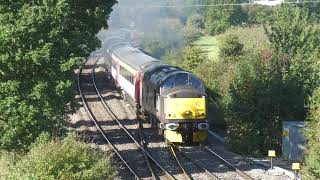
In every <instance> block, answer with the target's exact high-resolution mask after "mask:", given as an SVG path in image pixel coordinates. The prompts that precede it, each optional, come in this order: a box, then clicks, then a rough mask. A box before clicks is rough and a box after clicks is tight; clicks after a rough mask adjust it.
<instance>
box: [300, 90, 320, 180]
mask: <svg viewBox="0 0 320 180" xmlns="http://www.w3.org/2000/svg"><path fill="white" fill-rule="evenodd" d="M306 127H307V128H306V132H305V137H306V139H307V143H308V146H307V149H308V150H307V154H306V160H305V164H304V167H303V169H302V175H303V179H307V180H309V179H310V180H311V179H320V165H319V161H320V151H319V149H320V132H319V128H320V88H317V89H316V90H315V91H314V93H313V95H312V97H311V100H310V110H309V115H308V117H307V125H306Z"/></svg>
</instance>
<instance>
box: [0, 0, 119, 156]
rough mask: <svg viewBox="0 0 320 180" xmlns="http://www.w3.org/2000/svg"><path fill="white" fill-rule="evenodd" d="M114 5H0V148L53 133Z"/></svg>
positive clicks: (62, 1) (86, 0) (87, 1)
mask: <svg viewBox="0 0 320 180" xmlns="http://www.w3.org/2000/svg"><path fill="white" fill-rule="evenodd" d="M115 2H116V1H115V0H109V1H104V0H97V1H91V0H83V1H73V0H55V1H53V0H38V1H26V0H17V1H13V0H8V1H5V2H2V3H1V4H0V67H1V68H0V69H1V70H0V87H1V89H0V148H2V149H6V150H11V149H17V150H19V149H26V148H27V147H28V145H29V144H30V143H31V142H33V141H34V140H35V138H36V137H38V136H39V134H40V133H41V132H44V131H45V132H49V133H50V134H58V133H60V132H61V131H62V129H63V128H62V127H63V123H64V122H65V120H66V119H67V114H68V113H70V112H72V111H73V110H74V107H75V103H74V72H73V70H74V69H75V68H77V67H78V66H79V64H80V63H81V61H83V60H84V59H85V58H86V57H87V56H88V55H89V54H90V53H91V52H92V51H93V50H94V49H95V48H96V47H98V46H99V41H98V39H97V38H96V37H95V34H96V33H97V32H98V31H99V30H100V29H101V28H102V27H105V28H107V22H106V18H108V15H109V13H110V12H111V7H112V5H113V4H114V3H115Z"/></svg>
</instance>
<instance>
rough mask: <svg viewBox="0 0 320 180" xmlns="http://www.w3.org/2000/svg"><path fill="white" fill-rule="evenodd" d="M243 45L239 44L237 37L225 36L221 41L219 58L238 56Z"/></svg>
mask: <svg viewBox="0 0 320 180" xmlns="http://www.w3.org/2000/svg"><path fill="white" fill-rule="evenodd" d="M242 49H243V44H241V43H240V41H239V37H238V36H237V35H234V34H232V35H229V36H225V37H223V38H222V40H221V47H220V54H219V56H220V57H229V56H238V55H240V54H241V52H242Z"/></svg>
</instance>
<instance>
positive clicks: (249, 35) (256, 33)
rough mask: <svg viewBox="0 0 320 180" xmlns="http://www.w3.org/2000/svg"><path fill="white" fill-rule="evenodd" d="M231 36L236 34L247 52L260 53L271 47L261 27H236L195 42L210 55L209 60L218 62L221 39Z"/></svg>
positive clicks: (203, 37)
mask: <svg viewBox="0 0 320 180" xmlns="http://www.w3.org/2000/svg"><path fill="white" fill-rule="evenodd" d="M230 34H236V35H237V36H238V37H239V39H240V42H241V43H242V44H244V49H243V50H244V51H245V52H259V51H260V50H262V49H266V48H268V47H269V46H270V43H269V40H268V37H267V35H266V34H265V32H264V29H263V27H261V26H258V27H235V28H230V29H229V30H227V31H226V32H225V33H223V34H220V35H216V36H209V35H205V36H202V37H200V38H199V39H197V40H196V41H195V42H194V45H196V46H198V47H199V48H201V49H202V50H203V51H204V52H205V53H206V54H207V55H208V58H209V59H211V60H213V61H217V60H219V45H220V42H219V41H220V40H219V39H220V38H222V37H224V36H228V35H230Z"/></svg>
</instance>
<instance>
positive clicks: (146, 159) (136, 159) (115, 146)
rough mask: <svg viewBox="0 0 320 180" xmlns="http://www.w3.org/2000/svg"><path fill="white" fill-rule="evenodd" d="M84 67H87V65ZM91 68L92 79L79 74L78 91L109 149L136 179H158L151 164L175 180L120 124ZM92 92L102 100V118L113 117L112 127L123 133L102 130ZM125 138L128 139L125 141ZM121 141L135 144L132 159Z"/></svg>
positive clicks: (86, 75) (87, 74) (141, 140)
mask: <svg viewBox="0 0 320 180" xmlns="http://www.w3.org/2000/svg"><path fill="white" fill-rule="evenodd" d="M84 66H86V64H85V65H84ZM87 66H88V65H87ZM89 66H90V67H92V68H91V70H90V71H91V72H90V74H91V76H90V77H89V73H86V74H84V73H83V70H82V69H80V72H79V74H78V90H79V94H80V97H81V99H82V102H83V106H84V108H85V109H86V111H87V113H88V115H89V117H90V119H91V120H92V121H93V122H94V124H95V125H96V127H97V129H98V130H99V132H100V133H101V135H102V136H103V138H104V139H105V140H106V141H107V142H108V145H109V147H110V148H111V149H112V150H113V151H114V152H115V154H116V155H117V156H118V157H119V159H120V160H121V161H122V162H123V164H124V165H125V166H126V168H127V169H128V170H129V171H130V173H131V174H132V175H133V176H134V178H135V179H145V178H149V179H150V178H151V179H157V177H156V173H155V171H154V170H153V168H152V167H151V163H152V164H153V165H154V167H155V168H158V171H159V170H160V171H162V172H163V173H164V174H165V177H166V179H174V178H173V176H172V175H171V174H170V173H168V172H167V171H166V170H165V169H164V168H163V167H162V166H161V165H160V164H159V163H158V162H157V161H155V159H154V158H153V157H152V156H151V155H150V154H149V153H148V152H147V151H146V149H145V147H144V146H143V145H141V144H140V143H139V142H138V141H137V140H136V139H135V138H134V137H133V136H132V135H131V134H130V133H129V131H128V130H127V129H126V128H125V127H124V126H123V125H122V124H121V123H120V121H119V119H118V118H117V117H116V115H115V114H114V113H113V112H112V110H111V108H110V107H109V106H108V104H107V103H106V102H105V101H104V99H103V97H102V95H101V94H100V92H99V90H98V88H97V85H96V82H95V72H94V69H95V65H93V66H92V65H89ZM83 89H86V90H87V92H85V91H83ZM89 90H90V91H89ZM92 92H95V94H96V95H95V96H96V97H95V98H96V99H99V100H100V106H102V107H103V108H102V109H104V112H101V111H100V113H102V114H104V115H102V117H103V116H109V117H111V118H112V120H113V122H116V123H110V125H111V126H115V125H118V126H119V127H120V130H117V131H122V132H121V133H120V132H118V133H114V132H111V133H108V132H107V131H105V130H104V129H103V128H102V125H100V123H101V121H104V120H103V119H99V118H97V117H99V116H100V117H101V114H100V115H97V114H96V113H97V112H96V111H94V108H95V107H94V106H92V103H90V102H88V100H90V98H92V96H93V94H92ZM100 109H101V107H100ZM123 136H125V137H123ZM140 137H141V139H140V142H143V141H144V140H143V136H142V134H140ZM124 138H126V139H125V140H124ZM120 139H122V141H125V142H128V141H131V144H134V145H135V146H136V150H135V151H134V152H132V151H130V154H131V157H128V154H129V153H125V150H121V147H119V140H120ZM119 149H120V150H119ZM142 157H143V158H142ZM150 162H151V163H150Z"/></svg>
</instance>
